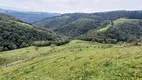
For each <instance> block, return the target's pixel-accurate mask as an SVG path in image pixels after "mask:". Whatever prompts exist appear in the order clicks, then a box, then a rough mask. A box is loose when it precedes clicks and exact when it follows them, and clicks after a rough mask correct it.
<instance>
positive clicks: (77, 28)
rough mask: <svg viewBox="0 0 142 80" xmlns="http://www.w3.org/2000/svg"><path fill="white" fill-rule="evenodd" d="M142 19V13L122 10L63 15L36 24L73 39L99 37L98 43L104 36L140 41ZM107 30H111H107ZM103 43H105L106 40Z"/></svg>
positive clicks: (115, 39)
mask: <svg viewBox="0 0 142 80" xmlns="http://www.w3.org/2000/svg"><path fill="white" fill-rule="evenodd" d="M121 18H123V19H121ZM124 18H125V19H124ZM141 19H142V11H123V10H122V11H109V12H98V13H90V14H87V13H73V14H63V15H61V16H56V17H52V18H47V19H44V20H42V21H39V22H36V23H35V24H36V25H38V26H40V27H44V28H50V29H52V30H54V31H55V32H56V33H58V34H62V35H65V36H68V37H72V38H78V37H80V36H81V35H82V38H83V37H84V38H86V39H88V40H90V38H89V37H85V35H89V36H90V35H91V36H93V39H94V37H95V38H96V36H99V37H98V40H97V41H100V40H101V39H102V36H103V37H105V38H106V37H109V38H108V39H111V40H114V41H115V42H117V41H127V40H130V41H131V40H135V39H139V38H140V36H141V35H142V34H141V28H142V25H141ZM112 26H114V27H112ZM116 27H117V28H116ZM107 28H109V29H108V30H107ZM129 28H132V29H129ZM105 29H106V30H105ZM137 29H138V31H137ZM103 30H105V31H103ZM100 31H102V32H100ZM106 32H107V33H106ZM128 32H129V33H128ZM83 34H84V35H83ZM107 34H110V35H107ZM122 34H123V35H122ZM105 35H107V36H105ZM122 36H123V37H122ZM99 39H100V40H99ZM91 40H92V38H91ZM101 41H105V40H104V38H103V40H101ZM106 42H107V41H106Z"/></svg>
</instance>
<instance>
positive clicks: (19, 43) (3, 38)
mask: <svg viewBox="0 0 142 80" xmlns="http://www.w3.org/2000/svg"><path fill="white" fill-rule="evenodd" d="M58 38H59V36H57V35H56V34H55V33H54V32H52V31H50V30H48V29H41V28H39V27H38V28H37V27H35V26H33V25H32V24H28V23H24V22H22V21H21V20H19V19H16V18H15V17H12V16H9V15H6V14H1V13H0V48H3V49H5V50H11V49H16V48H21V47H26V46H29V45H31V43H32V42H33V41H43V40H46V41H55V40H57V39H58Z"/></svg>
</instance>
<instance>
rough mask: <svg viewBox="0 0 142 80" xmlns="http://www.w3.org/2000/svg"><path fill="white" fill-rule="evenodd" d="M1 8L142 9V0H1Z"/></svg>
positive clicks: (59, 9)
mask: <svg viewBox="0 0 142 80" xmlns="http://www.w3.org/2000/svg"><path fill="white" fill-rule="evenodd" d="M0 8H6V9H13V10H20V11H38V12H40V11H42V12H57V13H73V12H85V13H91V12H100V11H111V10H142V0H0Z"/></svg>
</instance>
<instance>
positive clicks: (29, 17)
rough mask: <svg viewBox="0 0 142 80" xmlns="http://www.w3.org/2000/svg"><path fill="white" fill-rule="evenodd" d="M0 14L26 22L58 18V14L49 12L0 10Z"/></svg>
mask: <svg viewBox="0 0 142 80" xmlns="http://www.w3.org/2000/svg"><path fill="white" fill-rule="evenodd" d="M0 13H4V14H8V15H11V16H14V17H16V18H18V19H20V20H23V21H24V22H30V23H32V22H36V21H40V20H43V19H45V18H47V17H53V16H58V15H60V14H58V13H47V12H26V11H25V12H22V11H14V10H5V9H0Z"/></svg>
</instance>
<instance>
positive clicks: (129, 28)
mask: <svg viewBox="0 0 142 80" xmlns="http://www.w3.org/2000/svg"><path fill="white" fill-rule="evenodd" d="M80 38H82V39H86V40H91V41H98V42H107V43H116V42H120V41H128V42H132V41H136V40H142V20H139V19H125V18H120V19H117V20H115V21H113V22H111V23H110V24H108V25H106V26H105V27H103V28H100V29H98V30H90V31H88V32H87V33H86V34H84V35H82V36H80Z"/></svg>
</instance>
